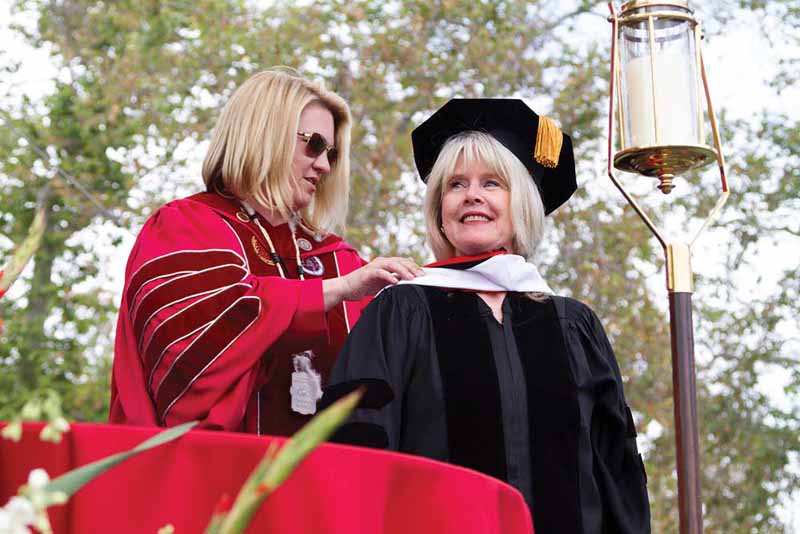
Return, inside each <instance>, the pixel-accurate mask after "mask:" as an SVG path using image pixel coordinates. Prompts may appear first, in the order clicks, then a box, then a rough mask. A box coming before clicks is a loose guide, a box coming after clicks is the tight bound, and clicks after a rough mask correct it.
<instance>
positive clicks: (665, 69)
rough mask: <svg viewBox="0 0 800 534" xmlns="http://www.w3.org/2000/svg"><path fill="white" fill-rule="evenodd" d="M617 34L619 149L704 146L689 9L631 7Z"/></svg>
mask: <svg viewBox="0 0 800 534" xmlns="http://www.w3.org/2000/svg"><path fill="white" fill-rule="evenodd" d="M648 13H651V15H649V16H647V14H648ZM670 13H679V14H681V15H684V16H685V17H684V18H680V17H677V18H673V17H670ZM628 15H631V16H634V18H633V20H631V18H630V17H628ZM637 15H642V16H643V17H639V16H637ZM626 18H627V20H625V19H626ZM619 36H620V37H619V40H620V43H619V49H620V71H619V82H620V90H621V92H620V97H621V98H620V105H621V106H622V118H623V121H624V125H623V128H622V133H623V135H622V148H623V150H624V149H626V148H632V147H647V146H665V145H683V146H686V145H703V144H704V141H705V140H704V137H705V136H704V133H703V120H702V110H701V107H700V106H701V104H700V98H699V96H700V95H699V93H700V85H699V76H698V65H697V59H696V58H697V56H696V43H695V33H694V24H693V23H692V21H691V11H690V10H689V9H688V8H684V7H680V6H673V5H670V6H669V9H668V10H665V9H664V6H663V4H662V5H661V6H658V5H656V6H652V5H650V6H643V7H639V8H634V9H631V10H630V11H629V12H627V13H624V15H623V21H622V23H621V25H620V33H619Z"/></svg>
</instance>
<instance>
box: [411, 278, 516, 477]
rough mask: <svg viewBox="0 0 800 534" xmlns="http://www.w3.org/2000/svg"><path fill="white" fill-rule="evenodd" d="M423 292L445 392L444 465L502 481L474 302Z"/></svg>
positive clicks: (459, 295) (482, 332) (495, 397)
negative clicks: (447, 453)
mask: <svg viewBox="0 0 800 534" xmlns="http://www.w3.org/2000/svg"><path fill="white" fill-rule="evenodd" d="M424 289H425V294H426V296H427V298H428V301H429V303H430V308H431V317H432V320H433V329H434V339H435V340H436V350H437V353H438V358H439V372H440V375H441V379H442V389H443V392H444V403H445V413H446V421H447V442H448V448H449V455H450V458H449V461H450V462H451V463H454V464H457V465H461V466H464V467H469V468H471V469H475V470H477V471H481V472H482V473H486V474H487V475H491V476H493V477H496V478H499V479H501V480H506V478H507V475H506V473H507V467H506V460H505V442H504V437H503V414H502V408H501V404H500V385H499V383H498V379H497V370H496V369H495V364H494V357H493V356H492V347H491V339H490V336H489V332H488V330H487V328H486V323H485V322H484V319H483V318H482V317H481V316H480V313H479V310H478V306H477V302H476V299H477V298H478V297H477V296H476V295H474V294H471V293H463V292H443V291H441V290H440V289H437V288H429V287H426V288H424Z"/></svg>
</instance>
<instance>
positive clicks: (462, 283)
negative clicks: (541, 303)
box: [397, 251, 553, 295]
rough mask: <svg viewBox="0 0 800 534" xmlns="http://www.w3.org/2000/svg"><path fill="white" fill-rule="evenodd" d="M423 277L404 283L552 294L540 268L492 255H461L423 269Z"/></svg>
mask: <svg viewBox="0 0 800 534" xmlns="http://www.w3.org/2000/svg"><path fill="white" fill-rule="evenodd" d="M423 270H424V271H425V275H424V276H418V277H417V278H415V279H413V280H401V281H400V282H398V283H397V285H400V284H415V285H420V286H433V287H442V288H448V289H461V290H466V291H516V292H520V293H545V294H548V295H552V294H553V290H552V289H550V286H548V285H547V282H545V281H544V278H542V275H541V274H540V273H539V269H537V268H536V266H535V265H534V264H532V263H530V262H527V261H525V258H523V257H522V256H517V255H516V254H506V253H505V252H502V251H501V252H490V253H487V254H482V255H480V256H460V257H456V258H451V259H448V260H445V261H441V262H436V263H431V264H429V265H428V266H426V267H423Z"/></svg>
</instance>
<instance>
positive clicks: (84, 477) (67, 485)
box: [45, 421, 198, 497]
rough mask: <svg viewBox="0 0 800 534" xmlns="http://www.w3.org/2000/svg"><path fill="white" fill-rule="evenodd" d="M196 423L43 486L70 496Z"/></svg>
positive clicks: (165, 433)
mask: <svg viewBox="0 0 800 534" xmlns="http://www.w3.org/2000/svg"><path fill="white" fill-rule="evenodd" d="M197 424H198V422H197V421H192V422H190V423H184V424H182V425H179V426H176V427H173V428H170V429H168V430H165V431H164V432H161V433H159V434H156V435H155V436H153V437H152V438H150V439H148V440H146V441H143V442H142V443H140V444H139V445H137V446H136V447H134V448H133V449H131V450H129V451H126V452H120V453H117V454H114V455H112V456H108V457H106V458H103V459H101V460H97V461H96V462H92V463H90V464H87V465H84V466H83V467H79V468H78V469H74V470H72V471H70V472H68V473H64V474H63V475H61V476H60V477H58V478H56V479H54V480H52V481H51V482H50V483H49V484H47V486H45V490H47V491H48V492H62V493H65V494H66V495H67V497H71V496H72V495H74V494H75V492H76V491H78V490H79V489H81V488H82V487H83V486H85V485H86V484H88V483H89V482H91V481H92V480H94V479H95V478H97V477H98V476H100V475H102V474H103V473H105V472H106V471H108V470H109V469H111V468H112V467H114V466H115V465H117V464H119V463H120V462H124V461H125V460H127V459H128V458H131V457H133V456H136V455H137V454H139V453H141V452H144V451H146V450H148V449H152V448H153V447H158V446H159V445H163V444H165V443H168V442H170V441H172V440H174V439H177V438H179V437H180V436H182V435H184V434H185V433H187V432H188V431H189V430H191V429H192V428H194V427H195V426H196V425H197Z"/></svg>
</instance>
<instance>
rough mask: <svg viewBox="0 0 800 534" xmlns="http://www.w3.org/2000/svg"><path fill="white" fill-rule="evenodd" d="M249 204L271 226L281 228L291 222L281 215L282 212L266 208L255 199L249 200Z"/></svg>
mask: <svg viewBox="0 0 800 534" xmlns="http://www.w3.org/2000/svg"><path fill="white" fill-rule="evenodd" d="M247 203H248V204H249V205H250V206H251V207H252V208H253V209H254V210H256V213H258V214H259V215H261V217H262V218H263V219H264V220H265V221H267V222H268V223H269V225H270V226H280V225H281V224H286V223H287V222H289V219H288V218H287V217H284V216H283V215H281V212H280V211H278V210H277V209H275V208H267V207H264V206H262V205H261V204H259V203H258V202H256V201H255V200H253V199H248V200H247Z"/></svg>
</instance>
